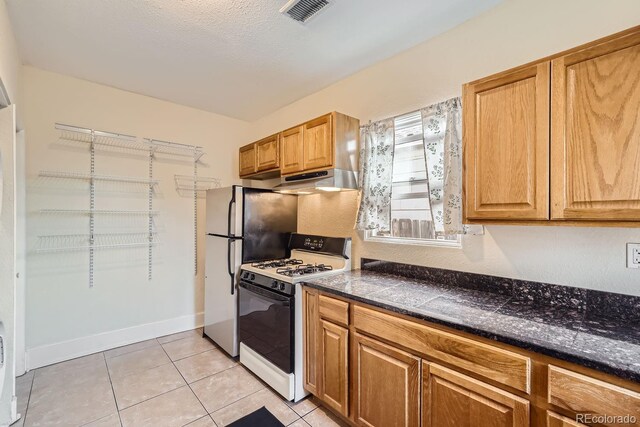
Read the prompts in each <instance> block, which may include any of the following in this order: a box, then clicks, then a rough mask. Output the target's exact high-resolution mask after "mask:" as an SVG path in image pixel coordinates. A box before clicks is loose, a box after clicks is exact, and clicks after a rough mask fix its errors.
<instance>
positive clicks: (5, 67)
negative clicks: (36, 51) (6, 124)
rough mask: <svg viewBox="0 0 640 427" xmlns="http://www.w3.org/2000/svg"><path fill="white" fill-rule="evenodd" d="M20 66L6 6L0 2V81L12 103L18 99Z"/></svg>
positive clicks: (2, 0)
mask: <svg viewBox="0 0 640 427" xmlns="http://www.w3.org/2000/svg"><path fill="white" fill-rule="evenodd" d="M20 66H21V62H20V57H19V55H18V48H17V45H16V39H15V37H14V35H13V31H12V29H11V22H10V21H9V14H8V12H7V5H6V4H5V2H4V0H0V80H2V83H3V84H4V87H5V89H6V90H7V93H8V95H9V98H10V99H11V102H12V103H16V102H17V98H18V92H19V76H20Z"/></svg>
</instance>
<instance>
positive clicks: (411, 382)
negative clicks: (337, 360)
mask: <svg viewBox="0 0 640 427" xmlns="http://www.w3.org/2000/svg"><path fill="white" fill-rule="evenodd" d="M352 354H353V356H352V360H353V366H354V368H353V369H354V374H353V381H354V384H353V394H354V396H353V402H354V408H353V411H354V418H355V421H356V423H357V424H359V425H363V426H385V427H387V426H388V427H395V426H397V427H413V426H415V427H417V426H419V425H420V359H419V358H418V357H415V356H413V355H411V354H409V353H406V352H404V351H401V350H398V349H395V348H393V347H390V346H388V345H386V344H383V343H380V342H378V341H375V340H373V339H370V338H367V337H365V336H363V335H360V334H357V333H356V334H354V337H353V353H352Z"/></svg>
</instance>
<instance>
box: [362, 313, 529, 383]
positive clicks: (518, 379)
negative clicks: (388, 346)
mask: <svg viewBox="0 0 640 427" xmlns="http://www.w3.org/2000/svg"><path fill="white" fill-rule="evenodd" d="M353 313H354V314H353V324H354V326H355V328H356V329H357V330H359V331H362V332H365V333H367V334H370V335H373V336H376V337H379V338H382V339H384V340H387V341H389V342H393V343H395V344H397V345H401V346H403V347H406V348H408V349H411V350H413V351H416V352H418V353H420V354H422V355H424V356H425V357H426V358H430V359H437V360H440V361H442V362H445V363H448V364H450V365H453V366H457V367H459V368H462V369H466V370H467V371H470V372H473V373H475V374H477V375H479V376H481V377H484V378H487V379H489V380H493V381H496V382H498V383H501V384H504V385H506V386H509V387H513V388H514V389H516V390H520V391H523V392H525V393H529V392H530V388H531V368H530V365H531V360H530V359H529V358H528V357H525V356H522V355H519V354H517V353H512V352H510V351H507V350H503V349H501V348H497V347H493V346H490V345H487V344H484V343H481V342H477V341H473V340H470V339H467V338H464V337H460V336H457V335H453V334H450V333H448V332H445V331H441V330H438V329H435V328H431V327H428V326H426V325H422V324H420V323H417V322H412V321H409V320H405V319H400V318H397V317H395V316H392V315H389V314H385V313H381V312H378V311H375V310H371V309H369V308H365V307H360V306H356V307H354V311H353Z"/></svg>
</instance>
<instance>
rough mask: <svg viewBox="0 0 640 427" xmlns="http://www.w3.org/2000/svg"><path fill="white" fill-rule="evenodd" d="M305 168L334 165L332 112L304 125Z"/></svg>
mask: <svg viewBox="0 0 640 427" xmlns="http://www.w3.org/2000/svg"><path fill="white" fill-rule="evenodd" d="M303 128H304V132H303V146H304V149H303V167H304V170H311V169H320V168H327V167H331V166H332V165H333V128H332V117H331V114H327V115H326V116H322V117H319V118H317V119H315V120H311V121H310V122H307V123H305V124H304V125H303Z"/></svg>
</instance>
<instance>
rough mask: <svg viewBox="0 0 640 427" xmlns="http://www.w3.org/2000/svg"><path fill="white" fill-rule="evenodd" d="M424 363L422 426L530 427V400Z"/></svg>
mask: <svg viewBox="0 0 640 427" xmlns="http://www.w3.org/2000/svg"><path fill="white" fill-rule="evenodd" d="M422 366H423V371H422V383H423V392H422V393H423V398H422V427H529V402H528V401H527V400H525V399H522V398H521V397H518V396H516V395H513V394H511V393H508V392H506V391H504V390H500V389H499V388H496V387H493V386H491V385H488V384H485V383H483V382H481V381H478V380H476V379H473V378H471V377H468V376H466V375H463V374H460V373H458V372H455V371H452V370H450V369H447V368H444V367H442V366H439V365H436V364H432V363H423V364H422Z"/></svg>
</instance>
